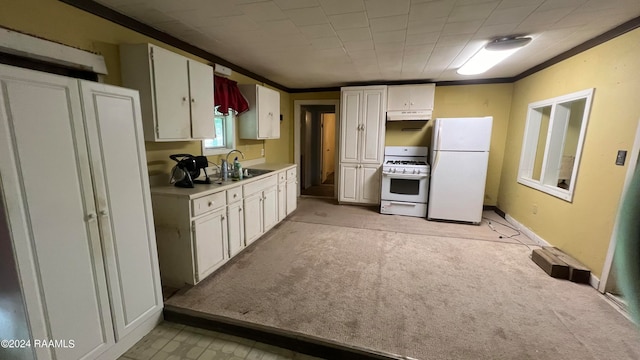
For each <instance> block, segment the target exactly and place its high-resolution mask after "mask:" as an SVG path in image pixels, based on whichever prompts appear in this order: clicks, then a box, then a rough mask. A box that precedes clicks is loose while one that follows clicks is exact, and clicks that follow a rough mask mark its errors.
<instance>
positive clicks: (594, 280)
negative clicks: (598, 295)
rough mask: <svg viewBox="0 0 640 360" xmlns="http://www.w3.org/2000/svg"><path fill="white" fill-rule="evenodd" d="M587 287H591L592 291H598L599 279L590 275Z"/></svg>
mask: <svg viewBox="0 0 640 360" xmlns="http://www.w3.org/2000/svg"><path fill="white" fill-rule="evenodd" d="M589 285H591V287H593V288H594V289H596V290H598V291H600V289H599V287H600V279H598V277H597V276H595V275H593V273H591V278H590V279H589Z"/></svg>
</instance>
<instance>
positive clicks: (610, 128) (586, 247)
mask: <svg viewBox="0 0 640 360" xmlns="http://www.w3.org/2000/svg"><path fill="white" fill-rule="evenodd" d="M639 55H640V29H636V30H634V31H632V32H629V33H627V34H625V35H622V36H620V37H617V38H615V39H613V40H611V41H608V42H606V43H604V44H602V45H599V46H597V47H595V48H592V49H590V50H587V51H586V52H583V53H581V54H579V55H576V56H574V57H572V58H569V59H567V60H565V61H563V62H561V63H559V64H556V65H554V66H552V67H550V68H548V69H545V70H543V71H540V72H538V73H536V74H533V75H531V76H529V77H527V78H525V79H522V80H520V81H518V82H516V83H515V84H514V92H513V104H512V107H511V109H512V110H511V118H510V120H509V128H508V133H507V138H508V139H509V141H507V145H506V148H505V156H504V164H503V171H502V180H501V185H500V192H499V197H498V206H499V207H500V208H501V209H502V210H504V211H505V212H506V213H508V214H510V215H511V216H513V217H514V218H515V219H516V220H518V221H519V222H521V223H522V224H524V225H525V226H527V227H530V228H531V229H532V230H533V231H534V232H535V233H537V234H538V235H539V236H541V237H542V238H543V239H545V240H546V241H548V242H549V243H551V244H552V245H555V246H557V247H559V248H560V249H562V250H565V251H566V252H568V253H569V254H571V255H572V256H574V257H575V258H577V259H578V260H580V261H581V262H583V263H584V264H585V265H587V266H588V267H589V268H590V269H591V270H592V271H593V272H594V274H595V275H596V276H600V274H601V270H602V267H603V264H604V259H605V256H606V254H607V249H608V246H609V240H610V237H611V231H612V228H613V224H614V221H615V215H616V212H617V207H618V202H619V199H620V194H621V192H622V185H623V181H624V177H625V174H626V171H627V166H628V164H626V165H625V166H616V165H615V158H616V152H617V150H619V149H623V150H631V148H632V146H633V140H634V135H635V132H636V126H637V125H638V119H639V118H640V101H638V94H640V61H638V56H639ZM587 88H595V93H594V97H593V103H592V107H591V116H590V119H589V123H588V127H587V134H586V138H585V143H584V148H583V153H582V159H581V162H580V168H579V172H578V176H577V179H576V181H577V182H576V188H575V194H574V198H573V202H572V203H569V202H566V201H563V200H560V199H558V198H556V197H553V196H551V195H548V194H546V193H543V192H540V191H537V190H534V189H531V188H528V187H526V186H524V185H520V184H518V183H517V182H516V176H517V171H518V164H519V161H520V150H521V147H522V138H523V132H524V125H525V122H526V116H527V106H528V104H529V103H531V102H534V101H538V100H544V99H548V98H552V97H555V96H559V95H564V94H568V93H571V92H574V91H578V90H583V89H587ZM534 205H537V208H538V210H537V214H533V211H532V208H533V206H534Z"/></svg>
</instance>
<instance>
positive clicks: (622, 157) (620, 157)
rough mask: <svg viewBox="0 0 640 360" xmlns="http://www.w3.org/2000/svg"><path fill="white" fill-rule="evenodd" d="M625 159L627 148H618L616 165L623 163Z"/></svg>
mask: <svg viewBox="0 0 640 360" xmlns="http://www.w3.org/2000/svg"><path fill="white" fill-rule="evenodd" d="M626 159H627V150H618V156H616V165H620V166H622V165H624V161H625V160H626Z"/></svg>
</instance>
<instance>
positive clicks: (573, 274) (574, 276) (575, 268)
mask: <svg viewBox="0 0 640 360" xmlns="http://www.w3.org/2000/svg"><path fill="white" fill-rule="evenodd" d="M544 250H546V251H547V252H549V253H550V254H553V255H555V256H556V257H557V258H558V259H560V260H561V261H563V262H564V263H566V264H567V265H568V266H569V280H571V281H573V282H576V283H581V284H588V283H589V280H590V279H591V270H589V269H588V268H587V267H586V266H584V265H583V264H582V263H580V262H579V261H578V260H576V259H574V258H572V257H571V256H569V255H567V254H565V253H564V252H562V250H560V249H558V248H555V247H545V248H544Z"/></svg>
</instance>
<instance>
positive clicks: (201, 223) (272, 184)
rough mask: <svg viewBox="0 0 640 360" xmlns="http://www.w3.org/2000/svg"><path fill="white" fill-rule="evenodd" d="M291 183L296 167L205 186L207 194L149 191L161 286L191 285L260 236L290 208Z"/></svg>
mask: <svg viewBox="0 0 640 360" xmlns="http://www.w3.org/2000/svg"><path fill="white" fill-rule="evenodd" d="M281 175H282V179H283V182H281V183H280V184H279V179H280V176H281ZM287 175H289V177H288V180H287V181H286V182H285V181H284V179H287ZM296 182H297V181H296V169H295V167H293V168H292V167H288V168H285V170H283V171H274V172H273V174H271V173H270V174H268V175H266V176H265V175H263V176H261V177H260V178H257V179H252V180H251V181H246V182H240V183H238V184H233V185H227V186H225V187H224V188H222V189H221V190H219V191H215V192H211V189H215V186H209V187H208V186H206V185H204V186H202V187H201V189H207V188H209V190H208V191H206V192H204V193H200V194H201V195H199V194H198V187H196V188H194V189H179V188H175V187H172V186H161V187H155V188H153V189H152V193H153V198H152V200H153V213H154V218H155V222H156V234H157V243H158V254H159V257H160V273H161V276H162V282H163V284H164V285H167V286H172V287H178V288H180V287H182V286H184V285H185V284H189V285H195V284H197V283H198V282H200V281H202V280H204V278H205V277H207V276H209V275H210V274H211V273H213V272H214V271H215V270H217V269H218V268H220V266H222V265H223V264H225V263H226V262H227V261H228V260H229V259H230V258H232V257H233V256H235V255H237V254H238V253H239V252H240V251H242V249H244V248H245V247H246V246H248V245H250V244H251V243H253V242H254V241H256V240H257V239H258V238H260V236H262V235H263V234H264V233H266V232H267V231H269V230H270V229H271V228H273V227H274V226H275V225H276V224H278V222H279V221H282V220H283V219H284V218H285V217H286V215H287V214H288V213H290V212H291V211H293V209H295V206H296V196H297V193H296V189H295V184H296ZM280 189H281V190H282V191H281V192H279V191H278V190H280ZM290 189H293V190H290ZM291 191H293V195H292V196H291V197H289V196H288V193H289V192H291Z"/></svg>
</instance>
